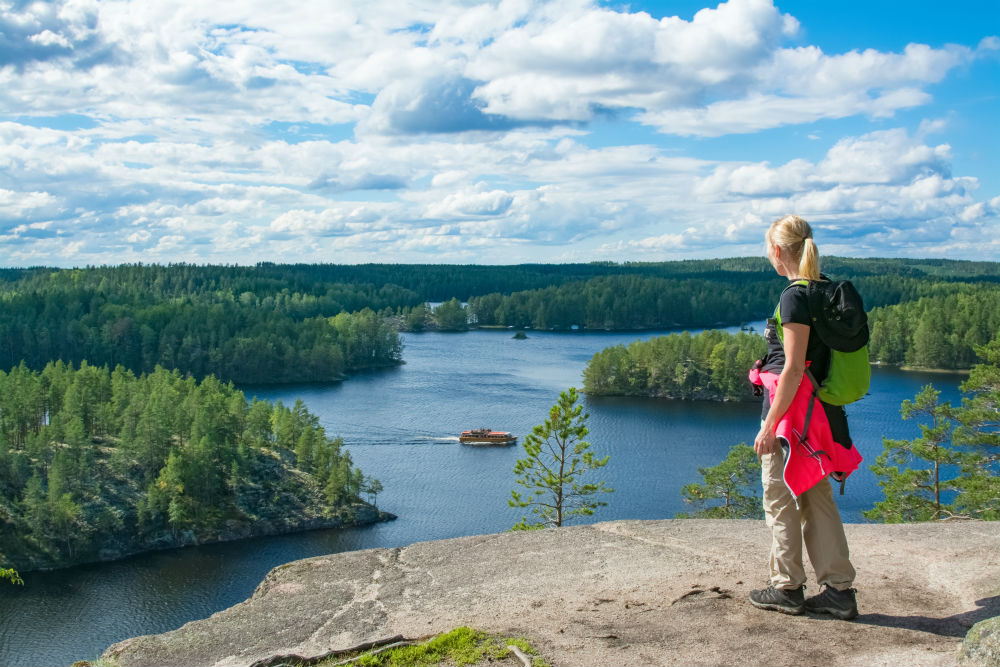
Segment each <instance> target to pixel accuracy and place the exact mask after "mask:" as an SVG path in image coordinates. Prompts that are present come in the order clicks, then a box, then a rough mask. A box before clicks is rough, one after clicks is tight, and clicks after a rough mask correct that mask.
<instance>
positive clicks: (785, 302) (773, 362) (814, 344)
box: [760, 284, 852, 448]
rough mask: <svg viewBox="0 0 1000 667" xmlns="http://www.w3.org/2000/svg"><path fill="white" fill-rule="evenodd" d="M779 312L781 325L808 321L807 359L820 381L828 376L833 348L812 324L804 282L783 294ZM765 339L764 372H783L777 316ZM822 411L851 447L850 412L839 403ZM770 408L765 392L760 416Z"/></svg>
mask: <svg viewBox="0 0 1000 667" xmlns="http://www.w3.org/2000/svg"><path fill="white" fill-rule="evenodd" d="M778 312H779V313H780V314H781V323H782V326H784V325H785V324H788V323H789V322H791V323H792V324H805V325H806V326H808V327H809V340H808V342H807V343H806V361H808V362H810V363H809V370H810V371H811V372H812V374H813V376H814V377H815V378H816V382H819V383H820V384H822V383H823V380H825V379H826V375H827V373H828V372H829V370H830V348H829V347H827V346H826V345H825V344H824V343H823V341H822V340H821V339H820V337H819V336H818V335H817V334H816V331H815V330H814V329H813V326H812V318H811V317H809V302H808V297H807V296H806V286H805V285H795V284H791V285H789V286H788V287H786V288H785V291H783V292H782V293H781V298H780V299H779V300H778ZM764 340H765V341H767V353H766V354H765V355H764V359H762V362H763V366H762V367H761V369H760V370H761V371H770V372H772V373H777V374H780V373H781V371H782V370H783V369H784V368H785V349H784V348H783V347H782V345H781V340H780V339H779V338H778V332H777V322H776V321H775V319H774V318H770V319H768V321H767V328H766V329H765V330H764ZM820 403H821V404H822V405H823V411H824V412H825V413H826V417H827V421H829V422H830V430H831V431H832V432H833V439H834V441H835V442H839V443H840V444H841V445H843V446H844V447H848V448H849V447H850V446H851V444H852V443H851V434H850V431H849V430H848V427H847V413H846V412H844V408H843V407H842V406H839V405H829V404H827V403H823V402H822V401H820ZM770 407H771V398H770V396H768V392H766V391H765V392H764V405H763V406H762V410H761V417H760V418H761V419H765V418H766V417H767V411H768V409H769V408H770Z"/></svg>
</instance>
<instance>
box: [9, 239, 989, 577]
mask: <svg viewBox="0 0 1000 667" xmlns="http://www.w3.org/2000/svg"><path fill="white" fill-rule="evenodd" d="M823 268H824V271H825V272H826V273H827V274H828V275H830V276H831V277H833V278H850V279H852V280H853V281H854V283H855V285H856V286H857V287H858V289H859V291H860V292H861V294H862V295H863V296H864V298H865V303H866V306H867V307H868V309H869V310H870V325H871V333H872V338H871V343H870V345H869V350H870V353H871V358H872V361H873V362H876V363H885V364H900V365H909V366H914V367H925V368H951V369H960V368H969V367H971V366H972V365H974V364H975V363H976V361H977V350H978V349H980V346H983V345H985V344H987V343H989V342H990V341H992V340H993V339H994V338H995V337H996V334H997V332H998V331H1000V264H997V263H992V262H963V261H946V260H905V259H863V260H862V259H843V258H835V257H834V258H824V267H823ZM783 286H784V281H783V280H782V279H781V278H780V277H778V276H776V275H775V274H774V272H773V270H772V269H771V267H770V265H769V264H768V263H767V261H766V260H765V259H763V258H733V259H716V260H692V261H682V262H666V263H624V264H615V263H605V262H595V263H590V264H565V265H545V264H537V265H536V264H530V265H517V266H452V265H419V266H416V265H410V266H407V265H391V264H369V265H358V266H340V265H277V264H259V265H257V266H252V267H251V266H247V267H241V266H191V265H184V264H181V265H170V266H155V265H154V266H144V265H123V266H117V267H88V268H82V269H67V270H62V269H52V268H44V267H38V268H27V269H2V270H0V305H2V307H0V567H8V566H16V567H19V568H22V569H25V570H27V569H33V568H38V567H57V566H61V565H67V564H71V563H75V562H82V561H88V560H95V559H104V558H114V557H118V556H121V555H124V554H127V553H133V552H136V551H141V550H145V549H152V548H160V547H163V546H172V545H178V544H188V543H197V542H204V541H206V540H215V539H232V538H234V537H240V536H246V535H253V534H263V533H267V532H284V531H288V530H295V529H304V528H310V527H318V526H321V525H337V524H343V523H349V522H352V521H357V520H371V519H372V518H378V516H379V515H378V513H377V511H375V510H374V508H373V507H372V506H371V505H368V504H365V503H363V502H362V497H363V496H366V497H367V498H368V499H369V500H370V501H374V499H375V496H376V495H377V493H378V491H379V490H380V489H381V485H380V484H379V483H378V481H377V480H374V479H370V478H368V477H366V476H365V475H364V474H363V473H362V472H361V471H359V470H358V469H357V468H355V467H354V466H353V465H352V462H351V459H350V457H349V455H348V454H347V453H346V451H344V450H343V449H342V443H341V442H340V441H339V440H338V439H337V438H335V437H332V436H330V435H328V434H326V433H325V432H324V431H323V429H322V428H321V427H320V426H319V424H318V422H317V419H316V418H315V416H313V415H311V414H309V413H308V411H307V410H306V409H305V407H304V406H303V405H302V404H301V403H299V404H296V405H295V406H293V407H291V408H289V407H286V406H282V405H270V404H267V403H263V402H260V401H248V400H247V399H246V397H245V395H244V394H243V393H242V392H241V391H240V390H238V389H237V388H236V387H237V386H248V385H257V384H274V383H300V382H328V381H331V380H341V379H345V378H347V377H349V376H350V373H351V372H353V371H358V370H362V369H369V368H377V367H382V366H391V365H395V364H399V363H403V361H404V357H405V351H404V350H403V345H402V342H401V338H400V336H399V331H401V330H402V331H420V330H424V329H438V330H465V329H469V328H475V327H510V328H513V327H517V328H521V327H524V328H527V327H532V328H536V329H551V330H571V329H581V330H643V329H645V330H655V329H667V328H677V327H692V328H706V327H707V328H710V327H714V326H722V325H727V326H728V325H738V324H741V323H747V322H752V321H759V320H761V319H763V318H765V317H767V316H768V315H770V313H771V310H772V309H773V306H774V303H775V302H776V301H777V299H778V295H779V294H780V291H781V289H782V287H783ZM429 303H440V305H439V306H437V307H436V308H432V307H430V306H428V304H429ZM762 351H763V342H762V340H761V339H760V337H759V336H756V335H754V334H753V333H752V332H748V333H741V334H737V335H735V336H732V335H728V334H724V333H720V332H718V331H708V332H705V333H702V334H698V335H688V334H683V335H674V336H669V337H661V338H656V339H653V340H651V341H648V342H646V343H635V344H633V345H630V346H628V347H623V346H619V347H615V348H610V349H608V350H604V351H603V352H601V353H599V354H597V355H595V357H594V358H593V359H592V360H591V362H590V364H589V365H588V367H587V369H586V371H585V380H586V383H585V390H586V391H587V392H589V393H595V394H626V395H652V396H664V397H671V398H681V399H704V398H709V399H716V400H732V399H738V398H741V397H743V396H746V395H747V394H748V392H749V388H748V385H747V383H746V375H745V374H746V369H747V368H748V367H749V365H750V364H751V363H752V362H753V360H754V359H756V358H757V357H759V356H760V354H761V353H762ZM347 381H350V380H347Z"/></svg>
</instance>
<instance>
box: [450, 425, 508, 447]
mask: <svg viewBox="0 0 1000 667" xmlns="http://www.w3.org/2000/svg"><path fill="white" fill-rule="evenodd" d="M458 441H459V442H461V443H465V444H467V445H513V444H515V443H517V436H516V435H514V434H512V433H510V432H508V431H494V430H492V429H488V428H474V429H470V430H468V431H462V434H461V435H460V436H458Z"/></svg>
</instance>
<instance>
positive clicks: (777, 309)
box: [774, 279, 809, 345]
mask: <svg viewBox="0 0 1000 667" xmlns="http://www.w3.org/2000/svg"><path fill="white" fill-rule="evenodd" d="M795 285H801V286H803V287H808V286H809V281H808V280H805V279H802V280H796V281H795V282H791V283H788V285H786V286H785V289H783V290H781V293H782V294H784V293H785V292H786V291H787V290H789V289H791V288H792V287H794V286H795ZM774 321H775V324H776V330H777V332H778V340H779V341H780V342H781V344H782V345H784V344H785V332H784V330H783V329H782V328H781V297H780V296H779V297H778V303H777V305H775V307H774Z"/></svg>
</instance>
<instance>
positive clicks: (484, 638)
mask: <svg viewBox="0 0 1000 667" xmlns="http://www.w3.org/2000/svg"><path fill="white" fill-rule="evenodd" d="M508 645H513V646H517V648H519V649H520V650H522V651H524V653H526V654H527V655H530V656H537V654H538V653H537V651H535V649H533V648H532V647H531V645H530V644H529V643H528V642H527V641H526V640H524V639H520V638H507V639H503V638H500V637H495V636H493V635H490V634H487V633H485V632H480V631H478V630H474V629H472V628H467V627H459V628H455V629H454V630H452V631H451V632H446V633H444V634H441V635H437V636H436V637H433V638H431V639H429V640H428V641H426V642H424V643H422V644H418V645H416V646H400V647H397V648H393V649H389V650H387V651H383V652H381V653H378V652H375V651H372V652H368V653H363V654H361V655H359V656H357V657H356V658H354V659H353V660H352V661H351V662H349V663H346V664H347V665H350V666H351V667H355V666H357V667H434V666H437V665H454V666H455V667H462V666H463V665H475V664H482V663H483V662H505V661H506V662H510V664H515V663H516V664H520V661H519V660H517V658H516V657H514V655H513V653H512V652H511V651H510V649H508V648H507V646H508ZM511 659H512V660H513V661H511ZM342 660H343V657H342V656H339V657H330V658H328V659H327V660H324V661H323V662H321V663H319V667H329V666H331V665H334V664H338V663H341V662H342ZM534 667H548V663H546V662H545V661H544V660H542V659H541V658H535V660H534Z"/></svg>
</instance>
